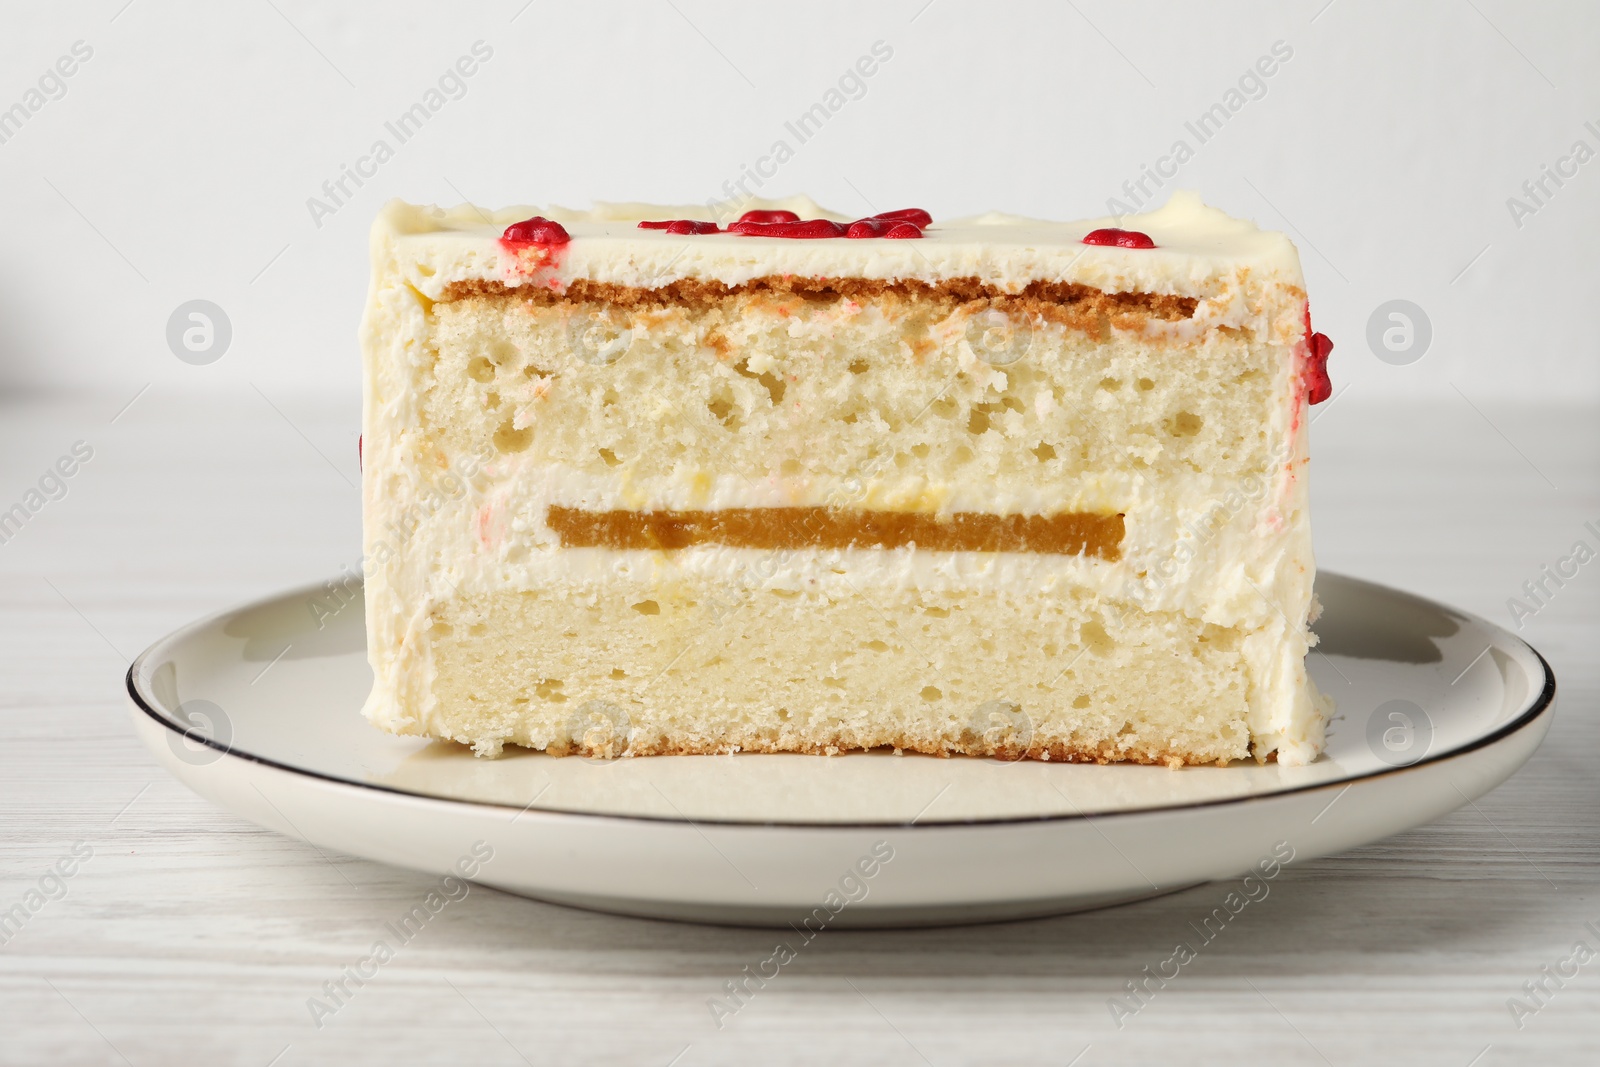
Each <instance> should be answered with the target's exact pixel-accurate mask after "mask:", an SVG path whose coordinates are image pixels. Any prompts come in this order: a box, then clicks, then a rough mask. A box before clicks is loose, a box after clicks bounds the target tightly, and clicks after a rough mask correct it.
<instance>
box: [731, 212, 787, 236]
mask: <svg viewBox="0 0 1600 1067" xmlns="http://www.w3.org/2000/svg"><path fill="white" fill-rule="evenodd" d="M739 221H740V222H799V221H800V216H799V215H796V214H795V213H794V212H792V211H746V212H745V213H744V214H743V215H740V216H739ZM728 229H729V230H730V231H731V230H732V229H733V227H731V226H730V227H728Z"/></svg>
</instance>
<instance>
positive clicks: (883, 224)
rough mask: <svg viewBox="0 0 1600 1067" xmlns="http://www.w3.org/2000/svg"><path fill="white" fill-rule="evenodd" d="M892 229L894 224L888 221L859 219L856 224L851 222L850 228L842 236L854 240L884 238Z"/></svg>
mask: <svg viewBox="0 0 1600 1067" xmlns="http://www.w3.org/2000/svg"><path fill="white" fill-rule="evenodd" d="M893 228H894V223H892V222H890V221H889V220H888V219H861V220H859V221H857V222H852V223H851V224H850V228H849V229H848V230H846V231H844V235H845V236H846V237H854V238H862V237H884V236H886V235H887V234H888V233H889V231H890V230H891V229H893Z"/></svg>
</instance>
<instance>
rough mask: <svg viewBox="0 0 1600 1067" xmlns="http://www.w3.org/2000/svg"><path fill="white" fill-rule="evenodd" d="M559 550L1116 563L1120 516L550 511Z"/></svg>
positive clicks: (799, 510) (732, 510)
mask: <svg viewBox="0 0 1600 1067" xmlns="http://www.w3.org/2000/svg"><path fill="white" fill-rule="evenodd" d="M546 521H547V522H548V523H549V525H550V528H551V529H552V530H554V531H555V533H556V536H557V537H559V538H560V539H561V544H562V547H564V548H621V549H628V548H643V549H663V550H671V549H676V548H688V547H690V546H691V545H704V544H718V545H729V546H732V547H734V548H764V549H788V548H906V547H909V546H915V547H917V548H923V549H927V550H929V551H932V552H1038V553H1047V554H1053V555H1062V556H1093V557H1095V558H1096V559H1103V560H1113V561H1114V560H1117V559H1120V558H1122V535H1123V521H1122V516H1121V515H1101V514H1095V513H1092V512H1078V511H1074V512H1065V513H1062V514H1058V515H985V514H982V513H978V512H956V513H955V514H954V515H951V516H949V517H948V518H939V517H937V516H934V515H926V514H913V513H905V512H896V511H848V510H844V509H839V508H823V507H807V508H725V509H723V510H720V511H587V510H584V509H582V508H568V507H561V506H559V505H552V506H551V508H550V511H549V516H548V519H547V520H546Z"/></svg>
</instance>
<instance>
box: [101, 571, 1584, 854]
mask: <svg viewBox="0 0 1600 1067" xmlns="http://www.w3.org/2000/svg"><path fill="white" fill-rule="evenodd" d="M1319 574H1325V575H1327V576H1329V577H1332V578H1337V579H1339V580H1340V581H1345V582H1353V583H1356V584H1359V585H1363V586H1367V587H1370V588H1373V589H1378V590H1382V591H1384V592H1387V593H1398V594H1400V595H1401V596H1405V597H1410V598H1411V599H1414V600H1420V601H1422V602H1424V603H1426V604H1429V605H1431V606H1433V607H1435V608H1438V609H1441V610H1443V611H1446V612H1448V613H1450V614H1453V615H1456V616H1458V617H1461V618H1466V619H1470V620H1472V621H1473V622H1475V623H1477V624H1479V625H1481V626H1485V627H1487V628H1488V629H1489V630H1490V631H1491V632H1493V633H1494V634H1496V635H1498V636H1499V637H1501V638H1507V639H1509V640H1510V641H1513V642H1515V643H1516V644H1519V645H1521V646H1522V647H1523V648H1524V649H1526V650H1527V651H1528V652H1529V653H1531V654H1532V656H1533V658H1534V659H1535V660H1536V661H1537V662H1538V664H1539V668H1540V671H1541V672H1542V673H1543V684H1542V685H1541V686H1540V687H1539V693H1538V696H1536V697H1534V698H1533V699H1532V700H1530V701H1529V702H1528V704H1527V706H1526V707H1525V708H1524V709H1523V710H1522V711H1521V712H1519V713H1518V714H1516V715H1514V716H1512V717H1511V718H1510V719H1507V720H1506V721H1505V722H1503V723H1501V724H1500V725H1499V726H1497V727H1496V728H1495V729H1493V730H1491V731H1489V732H1488V733H1485V734H1483V735H1481V736H1479V737H1476V738H1474V739H1473V740H1471V741H1469V742H1467V743H1466V744H1463V745H1460V746H1457V747H1456V748H1452V749H1449V750H1447V751H1445V752H1439V753H1435V754H1430V755H1427V756H1424V757H1423V758H1422V759H1420V760H1417V761H1416V762H1415V763H1408V764H1405V765H1403V766H1398V767H1385V768H1382V769H1378V770H1373V771H1369V772H1366V773H1363V774H1353V775H1350V776H1348V777H1345V778H1336V779H1334V780H1332V781H1328V782H1315V783H1307V784H1305V785H1296V786H1290V787H1287V788H1284V789H1279V790H1274V791H1273V792H1270V793H1260V794H1253V795H1250V796H1242V797H1219V798H1215V799H1211V800H1198V801H1192V802H1187V803H1176V804H1160V805H1156V806H1154V807H1147V808H1133V809H1127V810H1115V811H1078V812H1068V813H1057V814H1044V815H1008V816H1002V817H998V818H966V819H946V820H942V821H941V820H929V821H927V822H921V821H919V820H920V819H921V816H920V815H918V816H916V817H914V818H913V819H912V820H911V821H904V820H902V821H875V822H864V821H851V822H814V821H808V822H774V821H772V820H756V819H690V818H686V817H681V816H679V817H674V816H667V815H635V814H626V813H618V812H602V811H581V810H580V811H574V810H571V809H564V808H539V807H536V806H534V805H533V804H529V805H527V806H526V807H523V808H518V807H517V806H516V805H514V804H504V803H501V802H499V801H492V800H462V799H459V798H454V797H441V796H437V795H434V794H431V793H420V792H417V791H416V790H412V789H402V788H399V787H397V786H391V785H380V784H376V783H373V782H360V781H355V780H353V779H350V778H342V777H339V776H337V775H333V774H326V773H323V772H322V771H316V770H311V769H308V768H305V767H297V766H294V765H293V764H288V763H284V762H282V761H280V760H276V759H273V758H271V757H268V756H262V755H259V754H257V753H254V752H246V751H244V750H241V749H237V748H234V747H233V746H232V745H231V744H219V743H218V742H216V741H215V740H213V739H212V738H209V737H205V736H203V735H200V734H192V733H190V732H189V731H187V730H180V729H178V727H177V724H176V723H174V722H173V721H172V720H171V719H170V718H168V717H167V716H166V715H164V714H163V713H161V712H160V711H158V710H156V709H155V708H154V707H153V706H152V704H151V702H150V701H149V700H147V699H146V698H145V696H144V694H143V693H142V692H141V691H140V688H139V685H138V682H137V680H136V676H137V673H138V671H139V668H140V667H141V665H142V664H143V663H144V662H145V660H146V659H147V658H148V657H149V656H150V655H151V654H152V653H154V652H155V651H156V650H157V649H158V648H161V647H162V646H164V645H168V644H170V643H172V642H174V641H176V640H178V639H180V638H182V637H184V636H185V635H187V634H190V633H192V632H195V631H198V630H201V629H203V628H206V627H208V626H210V625H212V624H214V623H215V622H216V621H217V620H219V619H222V618H225V617H227V616H230V615H236V614H239V613H241V612H245V611H249V610H251V609H254V608H258V607H263V606H265V605H267V604H270V603H272V602H273V601H276V600H281V599H284V598H285V597H289V596H293V595H295V594H296V593H297V592H301V591H304V590H313V589H314V590H320V589H322V587H323V585H322V583H315V584H308V585H305V586H296V587H294V588H292V589H287V590H284V591H282V592H279V593H274V594H272V595H270V596H265V597H259V598H257V599H255V600H251V601H247V602H245V603H244V604H240V605H238V606H237V607H232V608H226V609H224V610H222V611H217V612H213V613H211V614H209V615H205V616H203V617H201V618H199V619H196V620H194V621H193V622H190V623H188V624H186V625H184V626H181V627H179V628H178V629H176V630H173V631H172V632H170V633H168V634H166V635H164V636H162V637H160V638H158V639H156V640H155V641H154V642H152V643H151V644H150V645H149V646H148V647H146V648H145V649H144V650H143V651H142V652H140V653H139V654H138V655H137V656H135V657H134V659H133V662H131V663H130V664H129V665H128V670H127V673H126V674H125V675H124V676H123V678H124V688H125V689H126V691H127V696H128V699H129V700H130V701H131V702H132V704H133V706H134V707H135V708H137V709H138V710H140V711H142V712H143V713H144V714H145V715H147V716H149V718H150V719H152V720H153V721H154V722H155V723H156V724H157V725H159V726H161V727H162V728H164V729H165V730H167V731H168V732H169V733H172V734H175V735H177V736H178V737H183V738H187V739H188V740H190V741H194V742H197V743H199V744H201V745H203V746H204V747H206V748H211V749H215V750H216V751H217V752H218V753H219V754H220V755H221V756H231V757H233V758H235V759H240V760H244V761H246V762H250V763H255V764H259V765H261V766H264V767H269V768H271V769H273V770H277V771H280V772H283V773H285V774H290V775H295V776H297V777H302V778H309V779H313V780H315V781H318V782H325V783H329V784H332V785H335V786H344V787H348V788H352V789H357V790H371V791H373V792H378V793H388V794H392V795H395V796H400V797H406V798H408V799H411V800H421V801H431V802H433V803H437V804H448V805H456V806H460V807H462V808H467V809H475V810H498V811H522V812H527V813H538V814H540V815H546V816H570V817H574V818H581V819H603V820H620V821H624V822H638V823H667V824H671V825H680V826H681V825H687V826H695V827H700V826H714V827H718V828H747V829H774V830H873V829H893V830H901V831H905V830H937V829H949V828H962V827H979V826H1006V825H1016V824H1025V823H1027V824H1031V823H1051V822H1075V821H1079V820H1094V819H1117V818H1126V817H1134V816H1142V815H1160V814H1171V813H1175V812H1187V811H1200V810H1204V809H1210V808H1219V807H1228V806H1236V805H1245V804H1253V803H1260V802H1267V801H1274V800H1281V799H1284V798H1287V797H1293V796H1298V795H1300V794H1304V793H1311V792H1316V791H1318V790H1325V789H1332V788H1335V787H1344V788H1348V787H1350V786H1352V785H1354V784H1356V783H1357V782H1368V781H1378V780H1382V779H1387V778H1391V777H1393V776H1396V775H1399V774H1403V773H1405V772H1407V771H1414V770H1419V769H1421V768H1424V767H1428V766H1432V765H1435V764H1439V763H1443V762H1444V761H1446V760H1453V759H1458V758H1461V757H1463V756H1467V755H1470V754H1472V753H1474V752H1478V751H1480V750H1482V749H1485V748H1489V747H1492V746H1494V745H1497V744H1499V743H1500V742H1501V741H1504V740H1505V739H1506V738H1508V737H1510V736H1511V735H1513V734H1516V733H1518V732H1520V731H1522V730H1524V729H1526V728H1527V727H1529V726H1531V725H1533V724H1534V723H1536V722H1538V721H1539V720H1540V719H1541V718H1543V717H1544V716H1546V715H1547V714H1549V713H1550V712H1551V711H1552V710H1553V708H1554V705H1555V698H1556V676H1555V672H1554V671H1553V670H1552V669H1551V667H1550V662H1549V660H1547V659H1545V657H1544V654H1543V653H1541V652H1540V651H1539V650H1538V649H1537V648H1535V647H1534V646H1533V645H1531V644H1529V643H1528V642H1527V641H1524V640H1523V639H1522V638H1520V637H1518V636H1517V635H1516V634H1514V633H1512V632H1511V631H1509V630H1507V629H1505V628H1504V627H1502V626H1500V625H1498V624H1497V623H1493V622H1490V621H1489V620H1488V619H1485V618H1483V617H1482V616H1481V615H1476V614H1474V613H1472V612H1467V611H1461V610H1459V609H1457V608H1452V607H1449V606H1447V605H1445V604H1441V603H1440V602H1438V601H1436V600H1433V599H1431V598H1429V597H1424V596H1421V595H1419V594H1416V593H1412V592H1409V591H1407V590H1404V589H1399V588H1397V587H1395V586H1390V585H1385V584H1383V583H1382V582H1373V581H1369V580H1367V579H1365V578H1356V577H1353V576H1351V575H1347V574H1343V573H1340V572H1338V571H1330V570H1322V571H1319ZM750 755H764V753H751V754H750ZM1064 765H1069V764H1064Z"/></svg>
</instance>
